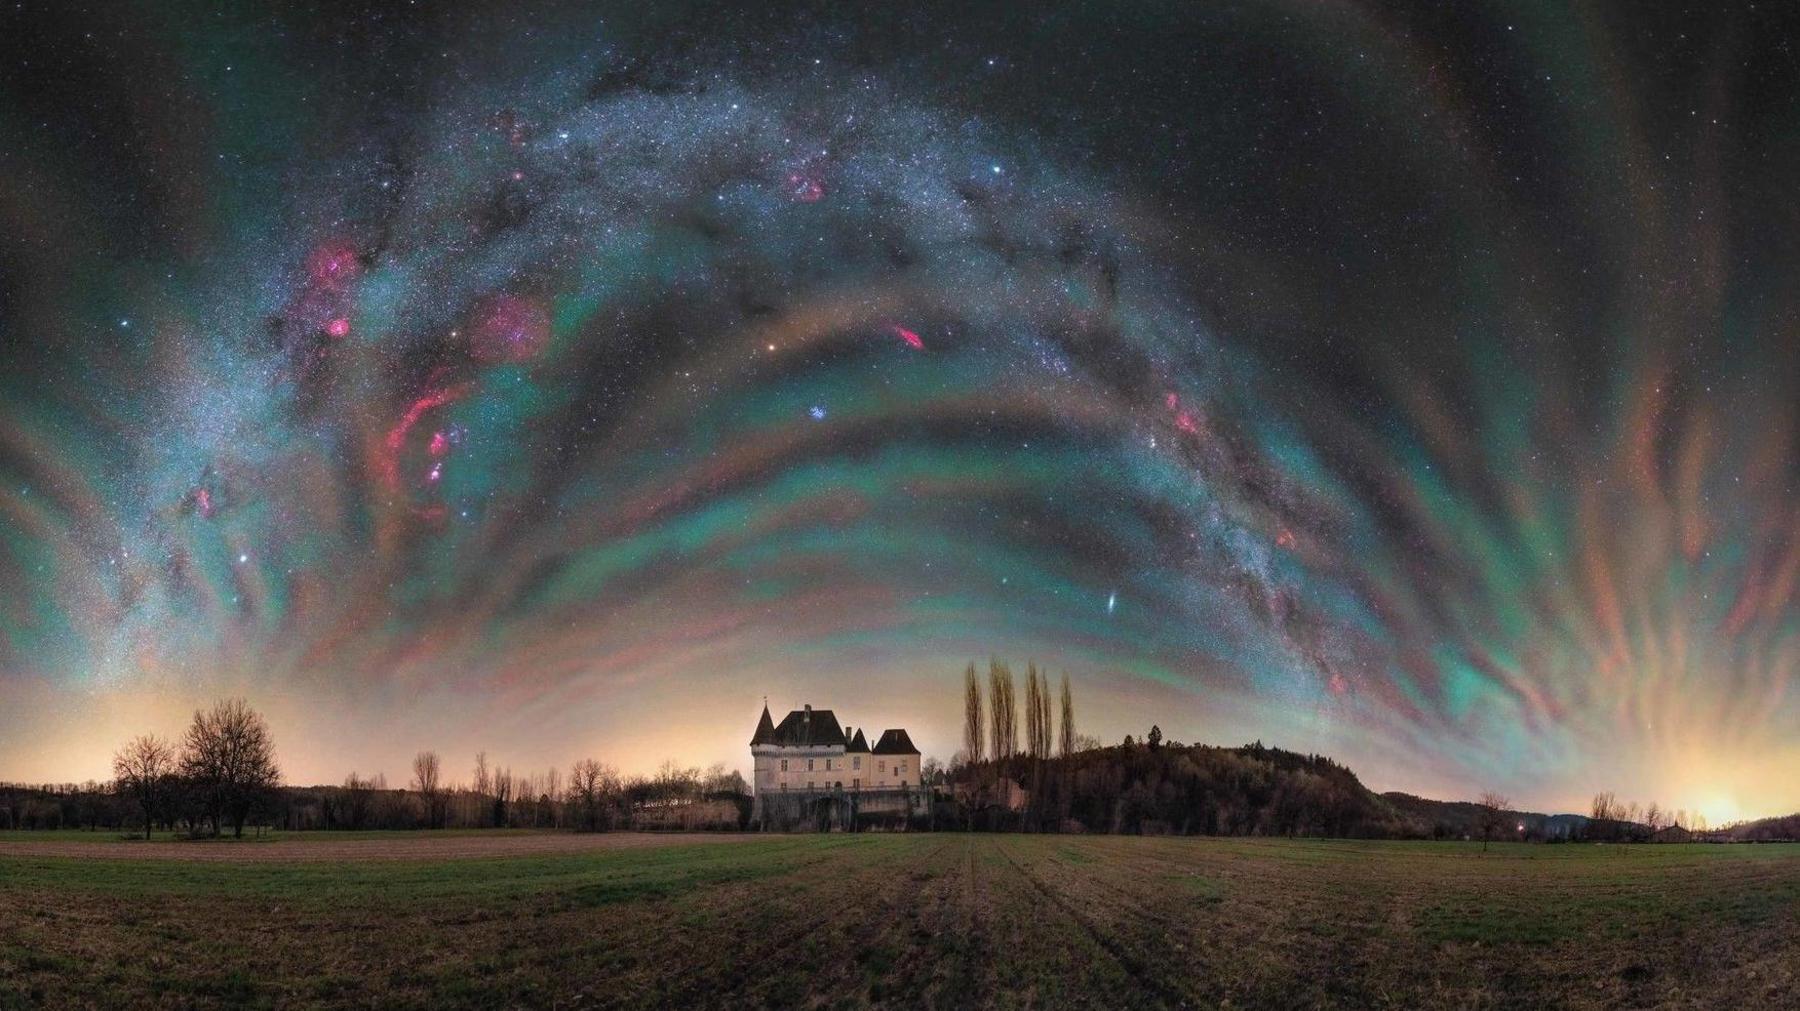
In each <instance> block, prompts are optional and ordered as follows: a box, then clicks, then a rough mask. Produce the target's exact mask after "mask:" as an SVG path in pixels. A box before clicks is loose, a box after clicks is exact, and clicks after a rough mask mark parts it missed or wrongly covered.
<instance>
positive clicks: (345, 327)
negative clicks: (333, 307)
mask: <svg viewBox="0 0 1800 1011" xmlns="http://www.w3.org/2000/svg"><path fill="white" fill-rule="evenodd" d="M325 332H326V333H328V334H330V335H331V336H333V337H344V336H347V335H348V334H349V333H350V321H349V320H347V319H345V318H344V317H342V316H339V317H338V318H337V319H334V320H332V321H331V322H329V323H327V324H325Z"/></svg>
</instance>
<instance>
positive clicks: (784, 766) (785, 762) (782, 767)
mask: <svg viewBox="0 0 1800 1011" xmlns="http://www.w3.org/2000/svg"><path fill="white" fill-rule="evenodd" d="M781 771H782V772H786V771H787V759H785V758H784V759H782V760H781Z"/></svg>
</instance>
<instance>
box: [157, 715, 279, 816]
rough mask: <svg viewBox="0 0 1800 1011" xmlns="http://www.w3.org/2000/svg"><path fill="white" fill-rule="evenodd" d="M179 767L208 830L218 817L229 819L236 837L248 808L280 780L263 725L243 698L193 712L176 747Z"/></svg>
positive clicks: (267, 732)
mask: <svg viewBox="0 0 1800 1011" xmlns="http://www.w3.org/2000/svg"><path fill="white" fill-rule="evenodd" d="M181 771H182V775H183V776H185V777H187V779H188V781H189V782H190V783H191V784H193V786H194V788H195V789H196V790H197V791H199V794H200V798H201V801H202V804H203V805H204V807H205V808H206V812H207V815H208V816H209V817H210V818H211V819H212V824H213V832H214V834H217V833H218V832H219V830H220V825H221V822H222V821H223V819H225V818H230V819H231V823H232V827H233V830H234V831H235V833H236V835H237V836H239V837H240V838H241V837H242V836H243V834H244V821H245V819H247V818H248V817H249V815H250V811H251V809H252V808H254V807H255V806H257V805H258V804H259V803H262V802H263V801H264V800H265V799H266V798H267V796H268V795H269V793H270V792H271V791H273V790H274V789H275V788H276V787H277V786H279V785H280V781H281V772H280V770H279V769H277V768H276V767H275V743H274V741H273V740H272V739H271V738H270V736H269V725H268V723H266V722H265V721H264V720H263V718H262V715H261V714H259V713H257V712H256V710H254V709H251V708H250V704H249V703H248V702H245V701H244V700H243V699H226V700H224V701H222V702H219V703H217V704H216V705H214V706H213V707H212V709H210V710H206V711H201V710H195V712H194V721H193V722H192V723H191V724H189V725H188V732H187V739H186V741H185V742H184V746H183V748H182V755H181Z"/></svg>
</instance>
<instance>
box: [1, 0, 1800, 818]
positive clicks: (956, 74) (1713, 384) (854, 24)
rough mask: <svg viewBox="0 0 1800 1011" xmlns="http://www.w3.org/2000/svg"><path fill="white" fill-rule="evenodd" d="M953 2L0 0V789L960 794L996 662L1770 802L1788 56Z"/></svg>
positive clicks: (1576, 778) (1782, 613)
mask: <svg viewBox="0 0 1800 1011" xmlns="http://www.w3.org/2000/svg"><path fill="white" fill-rule="evenodd" d="M651 6H653V7H654V9H644V8H646V7H651ZM967 7H968V5H964V4H955V3H933V2H925V3H918V4H904V5H885V4H884V5H871V6H869V7H868V8H867V9H860V8H858V7H856V6H854V5H846V4H823V3H818V4H803V5H793V6H789V5H781V6H779V7H772V6H767V5H762V4H755V5H729V4H716V3H686V4H683V3H659V4H656V5H644V4H635V3H633V4H624V3H620V4H613V5H605V4H602V5H594V4H563V5H553V4H529V5H528V4H519V3H507V4H499V5H494V6H493V7H492V8H491V9H488V8H484V7H482V6H480V5H476V4H473V3H461V2H458V3H448V2H445V3H424V2H421V3H413V4H402V3H393V4H381V5H359V4H355V3H341V4H329V5H323V7H319V6H315V5H309V6H308V7H307V8H302V7H301V6H300V5H293V6H291V7H290V6H285V5H274V6H271V5H263V4H255V3H242V4H238V3H232V4H224V3H191V2H172V3H139V4H129V3H127V4H104V5H98V7H97V9H95V10H91V11H89V10H83V9H81V5H79V4H73V3H61V2H57V3H25V4H23V5H21V6H18V7H15V8H9V9H8V10H7V11H5V12H3V13H0V38H4V40H5V41H0V89H3V91H0V96H3V101H0V713H4V714H5V715H4V716H3V717H0V728H3V729H0V778H13V779H29V780H52V779H54V780H66V779H81V778H87V777H90V776H93V777H100V776H103V775H104V774H105V769H106V767H107V760H108V758H109V756H110V753H111V750H112V749H113V747H114V746H115V745H116V744H118V743H119V742H120V741H121V740H123V739H124V738H125V737H127V736H130V735H131V734H134V733H138V732H142V731H145V730H155V731H160V732H163V733H173V732H176V731H178V730H179V729H180V727H181V726H182V724H183V723H184V718H185V715H186V713H187V712H188V711H190V710H191V709H192V707H193V706H194V705H195V704H196V703H198V702H201V701H204V700H207V699H211V698H214V697H218V696H220V695H226V694H234V695H243V696H245V697H247V698H248V699H250V700H251V702H252V704H253V705H256V706H257V707H258V708H260V709H262V710H263V711H264V712H265V713H267V714H268V715H269V716H270V719H271V722H272V724H273V726H274V730H275V734H276V740H277V744H278V747H279V749H280V752H281V755H282V759H283V766H284V771H285V772H286V775H287V778H288V779H289V780H290V781H296V782H330V781H336V780H339V779H341V778H342V777H343V775H344V774H345V773H346V772H348V771H350V770H351V769H357V770H360V771H363V772H365V773H367V772H370V771H374V770H382V771H385V772H386V773H387V774H388V776H389V777H390V779H392V780H394V781H396V782H397V781H399V780H401V779H403V778H404V775H405V772H404V769H405V764H406V762H407V760H408V759H409V757H410V756H411V755H412V753H413V752H414V751H416V750H419V749H421V748H426V747H433V748H437V749H438V750H440V751H442V752H444V753H445V754H446V756H447V762H446V764H447V766H449V768H450V769H451V770H452V772H453V773H454V772H456V770H459V769H461V768H463V766H464V765H466V764H468V763H467V762H465V761H464V760H463V757H462V756H464V755H465V754H466V755H469V756H472V755H473V753H474V751H475V750H476V749H478V748H485V749H486V750H487V751H488V752H489V753H490V756H494V757H496V758H497V759H498V760H499V761H500V762H503V763H505V764H508V765H511V766H512V767H513V768H515V769H516V770H524V769H537V768H542V767H545V766H548V765H550V764H553V763H554V764H559V765H565V766H566V764H567V763H569V762H571V761H573V760H574V759H576V758H579V757H585V756H588V755H594V756H597V757H600V758H602V759H605V760H608V761H610V762H612V763H614V764H616V765H618V766H620V767H621V768H622V769H624V770H626V771H628V772H629V771H637V770H642V769H648V768H652V767H654V766H655V765H656V764H658V763H659V762H660V761H661V760H662V759H663V758H665V757H674V758H677V759H680V760H681V761H683V763H684V764H695V765H704V764H707V763H710V762H713V761H724V762H727V763H728V764H732V765H736V766H745V765H747V764H748V762H747V759H748V754H747V748H746V745H745V742H746V741H748V739H749V735H750V732H751V730H752V729H753V727H754V723H755V720H756V717H757V715H758V713H759V711H760V707H761V704H762V699H763V697H764V696H767V697H768V699H769V703H770V705H771V707H772V708H773V709H775V710H777V711H778V712H779V711H782V710H785V709H786V708H789V707H797V706H798V705H800V704H801V703H802V702H810V703H812V704H813V705H815V706H819V707H828V708H832V709H835V710H836V711H837V712H838V714H839V716H840V718H841V719H843V720H844V721H845V722H847V723H850V724H854V725H858V726H863V725H867V726H868V727H870V728H871V729H873V730H879V729H881V728H883V727H886V726H905V727H907V728H908V729H909V730H910V731H911V733H912V736H913V738H914V739H915V740H916V741H918V742H919V743H920V745H921V747H922V748H923V749H924V750H925V751H926V753H927V754H930V755H936V756H938V757H940V758H945V759H947V758H949V757H950V756H951V755H952V754H953V753H954V751H955V750H956V748H957V747H958V744H959V738H960V704H961V700H960V686H961V680H960V679H961V671H962V668H963V665H964V664H965V663H967V662H969V661H971V660H975V661H978V662H983V663H985V661H986V659H987V658H988V657H989V656H991V655H998V656H1001V657H1003V658H1006V659H1008V660H1010V661H1012V662H1013V664H1014V666H1015V667H1016V668H1021V669H1022V668H1023V666H1024V663H1025V661H1026V660H1028V659H1034V660H1036V661H1037V662H1038V663H1039V664H1042V665H1045V666H1047V667H1048V668H1049V669H1050V670H1051V671H1052V672H1053V676H1054V675H1055V674H1056V673H1060V672H1061V671H1063V670H1067V671H1068V672H1069V674H1070V676H1071V678H1072V680H1073V682H1074V685H1075V690H1076V699H1077V713H1078V721H1077V722H1078V723H1079V725H1080V729H1081V730H1083V731H1084V732H1090V733H1093V734H1095V735H1097V736H1100V737H1103V738H1105V739H1107V740H1116V739H1117V738H1119V737H1121V736H1123V735H1124V734H1126V733H1134V734H1142V733H1143V731H1144V729H1145V728H1147V727H1148V726H1149V725H1150V724H1151V723H1153V722H1154V723H1157V724H1160V725H1161V727H1162V728H1163V730H1164V731H1165V733H1166V734H1167V735H1168V736H1169V737H1171V738H1174V739H1178V740H1183V741H1205V742H1211V743H1221V744H1240V743H1245V742H1248V741H1251V740H1253V739H1261V740H1262V741H1264V742H1266V743H1269V744H1274V745H1278V746H1283V747H1289V748H1293V749H1296V750H1301V751H1319V752H1324V753H1327V754H1330V755H1332V756H1334V757H1336V758H1338V759H1340V760H1342V761H1344V762H1346V763H1348V764H1349V765H1351V766H1352V767H1353V768H1354V769H1356V770H1357V771H1358V772H1359V773H1360V774H1361V775H1362V777H1363V779H1364V780H1365V782H1367V783H1369V784H1370V785H1371V786H1374V787H1375V788H1377V789H1405V790H1410V791H1413V792H1419V793H1425V794H1429V795H1436V796H1445V797H1468V796H1472V795H1473V794H1474V793H1475V792H1477V791H1479V790H1483V789H1498V790H1501V791H1503V792H1506V793H1508V794H1510V795H1511V796H1512V797H1513V798H1514V800H1515V801H1516V802H1518V803H1519V804H1520V805H1521V806H1534V807H1537V808H1546V809H1565V810H1580V809H1585V806H1586V800H1587V797H1588V796H1589V795H1590V794H1591V793H1593V792H1594V791H1596V790H1601V789H1610V790H1614V791H1617V792H1618V793H1619V795H1620V796H1621V798H1622V799H1623V798H1630V799H1638V800H1644V801H1649V800H1656V801H1660V802H1662V803H1663V804H1665V805H1668V806H1670V807H1677V806H1679V807H1683V808H1688V809H1692V810H1698V811H1703V812H1705V813H1707V814H1708V816H1709V817H1710V818H1712V819H1713V820H1714V821H1715V822H1716V821H1720V820H1724V819H1727V818H1730V817H1736V816H1740V815H1757V814H1770V813H1776V812H1779V811H1789V810H1793V809H1795V808H1800V743H1797V742H1800V593H1797V591H1800V586H1797V583H1800V446H1797V444H1796V435H1797V434H1800V433H1797V431H1796V422H1797V420H1800V419H1797V418H1796V404H1797V403H1800V350H1797V349H1800V295H1797V294H1796V293H1797V292H1800V221H1797V220H1796V211H1795V206H1794V195H1795V193H1796V192H1797V191H1800V187H1797V185H1796V184H1800V170H1797V169H1796V166H1797V165H1800V99H1796V97H1795V96H1796V95H1800V53H1796V46H1797V45H1800V21H1797V20H1796V19H1795V18H1794V17H1793V16H1792V15H1791V13H1782V12H1779V11H1777V10H1776V9H1775V8H1774V6H1772V5H1743V6H1740V5H1735V4H1721V5H1717V6H1714V5H1702V7H1701V9H1698V10H1696V11H1692V12H1689V13H1686V14H1681V13H1678V12H1676V11H1674V10H1672V9H1668V8H1663V7H1660V6H1659V8H1658V10H1657V13H1655V14H1649V13H1645V12H1644V11H1643V10H1642V9H1640V8H1637V7H1635V6H1634V5H1628V4H1616V5H1607V4H1575V5H1561V4H1512V5H1506V4H1492V3H1483V4H1454V5H1443V4H1437V3H1423V2H1421V3H1367V2H1333V3H1310V2H1298V0H1287V2H1282V0H1250V2H1240V3H1230V4H1191V3H1169V4H1161V3H1145V4H1130V5H1124V4H1111V3H1097V2H1096V3H1042V4H1030V5H1016V6H1015V7H1014V8H1013V9H1010V10H1004V9H998V7H996V9H984V10H979V11H971V10H969V9H967ZM459 774H460V773H459Z"/></svg>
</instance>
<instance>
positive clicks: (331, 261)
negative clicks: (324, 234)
mask: <svg viewBox="0 0 1800 1011" xmlns="http://www.w3.org/2000/svg"><path fill="white" fill-rule="evenodd" d="M360 273H362V264H361V263H359V262H357V259H356V249H355V247H353V246H351V245H350V244H349V243H347V242H326V243H323V244H322V245H320V246H319V247H318V248H316V249H314V250H313V251H312V255H310V256H308V257H307V258H306V276H307V277H308V278H309V279H311V281H312V283H313V284H315V285H318V286H319V287H322V288H331V289H337V288H341V287H343V286H344V285H346V284H349V283H350V282H351V281H354V280H355V279H356V276H357V275H358V274H360Z"/></svg>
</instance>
